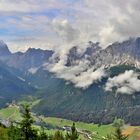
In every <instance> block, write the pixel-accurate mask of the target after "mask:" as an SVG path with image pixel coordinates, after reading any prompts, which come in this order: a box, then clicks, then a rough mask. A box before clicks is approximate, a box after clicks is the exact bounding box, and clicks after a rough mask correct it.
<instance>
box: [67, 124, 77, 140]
mask: <svg viewBox="0 0 140 140" xmlns="http://www.w3.org/2000/svg"><path fill="white" fill-rule="evenodd" d="M78 138H79V134H78V132H77V130H76V128H75V123H73V125H72V127H71V132H70V133H67V134H66V140H78Z"/></svg>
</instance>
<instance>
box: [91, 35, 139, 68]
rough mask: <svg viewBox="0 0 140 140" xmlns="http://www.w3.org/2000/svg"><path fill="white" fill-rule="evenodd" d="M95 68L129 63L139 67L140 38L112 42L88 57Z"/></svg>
mask: <svg viewBox="0 0 140 140" xmlns="http://www.w3.org/2000/svg"><path fill="white" fill-rule="evenodd" d="M89 61H90V62H91V64H92V65H94V66H95V67H96V68H98V67H102V66H103V67H111V66H116V65H120V64H130V65H134V66H136V67H138V68H139V67H140V38H137V39H130V40H127V41H124V42H122V43H114V44H112V45H110V46H108V47H107V48H106V49H103V50H100V51H99V52H98V53H96V54H95V55H93V56H91V57H90V58H89Z"/></svg>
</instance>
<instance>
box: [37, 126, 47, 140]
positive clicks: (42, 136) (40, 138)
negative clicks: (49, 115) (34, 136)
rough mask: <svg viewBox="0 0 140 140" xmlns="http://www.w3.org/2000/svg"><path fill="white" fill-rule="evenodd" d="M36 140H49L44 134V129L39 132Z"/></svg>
mask: <svg viewBox="0 0 140 140" xmlns="http://www.w3.org/2000/svg"><path fill="white" fill-rule="evenodd" d="M38 140H49V138H48V135H47V134H46V132H45V130H44V127H42V130H41V131H40V135H39V136H38Z"/></svg>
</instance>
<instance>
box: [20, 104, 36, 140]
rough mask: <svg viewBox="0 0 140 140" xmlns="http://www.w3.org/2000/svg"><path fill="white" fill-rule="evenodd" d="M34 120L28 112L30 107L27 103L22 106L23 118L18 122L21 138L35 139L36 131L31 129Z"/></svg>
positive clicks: (26, 139)
mask: <svg viewBox="0 0 140 140" xmlns="http://www.w3.org/2000/svg"><path fill="white" fill-rule="evenodd" d="M33 123H34V120H33V118H32V116H31V113H30V108H29V106H28V105H26V106H24V112H23V120H22V121H21V123H20V131H21V135H22V139H23V140H36V139H37V131H36V130H35V129H33V127H32V125H33Z"/></svg>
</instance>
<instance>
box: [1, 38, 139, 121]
mask: <svg viewBox="0 0 140 140" xmlns="http://www.w3.org/2000/svg"><path fill="white" fill-rule="evenodd" d="M84 46H85V47H84ZM0 53H1V54H2V55H1V56H0V60H1V63H0V97H1V98H0V100H1V101H2V102H1V104H0V105H1V106H3V105H5V103H6V102H10V101H11V100H14V99H18V98H19V97H21V96H23V95H24V96H26V95H30V94H31V95H33V96H35V97H36V98H39V99H41V101H40V102H39V103H38V104H37V105H36V106H35V107H34V108H33V110H34V111H36V112H37V113H39V114H44V115H48V116H58V117H63V118H68V119H73V120H78V121H79V120H82V121H86V122H95V123H101V122H102V123H110V122H112V121H113V119H114V118H115V117H116V116H117V117H120V118H123V119H125V120H126V122H129V123H131V124H140V121H139V119H140V113H139V111H138V110H139V109H140V94H139V93H140V91H139V86H136V87H129V88H128V86H129V82H131V81H130V79H127V77H125V78H124V81H122V83H123V82H124V84H125V87H123V89H124V90H125V91H126V89H131V88H132V89H131V90H132V93H131V94H130V93H129V94H127V93H125V94H123V93H122V94H120V93H117V92H116V88H120V86H122V85H121V84H122V83H119V82H120V81H121V80H118V81H117V80H116V81H117V82H118V85H119V86H118V85H117V86H118V87H113V88H112V90H111V91H106V90H105V86H106V83H107V82H108V79H109V78H112V79H113V78H114V77H115V76H116V77H118V75H120V74H124V73H125V71H130V70H132V71H133V72H135V73H137V74H134V76H135V78H134V79H133V80H137V81H139V72H140V70H139V68H140V38H136V39H129V40H127V41H124V42H122V43H114V44H112V45H110V46H108V47H107V48H106V49H102V48H101V47H100V45H99V43H93V42H91V41H90V42H88V43H86V44H84V45H83V46H80V45H77V46H74V47H72V48H71V49H70V50H69V52H68V53H67V59H66V60H65V61H66V63H65V64H64V66H63V67H64V74H66V70H67V71H69V70H71V71H72V72H75V71H76V70H77V68H79V67H75V66H79V64H80V63H81V61H84V60H86V61H88V67H87V68H86V69H84V70H83V71H82V72H83V73H84V74H85V73H86V72H87V71H88V69H91V68H92V67H94V69H99V68H101V67H102V68H104V70H105V71H106V73H107V76H106V77H104V78H102V79H100V80H99V81H96V82H94V83H93V84H91V85H90V86H88V87H87V88H86V89H83V88H76V87H75V84H73V83H72V82H71V81H70V80H71V78H75V77H78V76H79V75H81V74H83V73H78V74H76V75H75V77H70V78H69V79H70V80H67V79H65V78H63V79H61V77H59V76H58V75H59V74H60V73H59V70H60V69H58V71H55V72H53V73H52V72H51V71H50V70H49V69H48V67H47V66H48V65H51V64H52V65H56V64H59V61H60V59H61V57H59V56H57V55H56V56H57V57H54V56H55V52H54V51H51V50H41V49H34V48H30V49H28V50H27V51H26V52H25V53H21V52H17V53H11V52H10V51H9V50H8V47H7V45H5V43H3V42H2V43H0ZM56 66H57V65H56ZM58 66H59V65H58ZM73 67H74V69H72V68H73ZM59 68H62V67H59ZM92 71H93V70H92ZM62 74H63V71H62ZM132 74H133V73H132ZM68 76H69V75H68ZM85 76H86V75H84V78H85ZM91 76H92V74H91ZM94 76H96V75H94ZM94 76H93V79H94ZM132 76H133V75H132ZM58 77H59V78H58ZM122 77H123V76H122ZM82 78H83V77H82ZM82 78H81V80H83V79H82ZM88 78H90V76H89V77H88ZM132 78H133V77H132ZM112 79H111V80H112ZM72 80H73V79H72ZM74 80H75V79H74ZM76 80H77V79H76ZM78 80H79V79H78ZM85 80H86V78H85ZM111 80H110V81H111ZM112 81H113V82H114V81H115V80H114V79H113V80H112ZM112 81H111V82H112ZM125 81H126V83H125ZM83 82H85V81H84V80H83ZM113 84H114V85H115V83H113ZM134 88H135V89H134ZM124 90H123V91H124ZM33 93H35V94H33Z"/></svg>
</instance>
